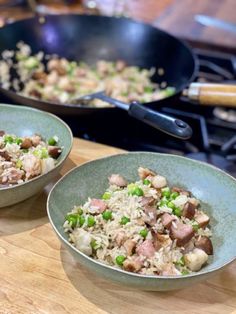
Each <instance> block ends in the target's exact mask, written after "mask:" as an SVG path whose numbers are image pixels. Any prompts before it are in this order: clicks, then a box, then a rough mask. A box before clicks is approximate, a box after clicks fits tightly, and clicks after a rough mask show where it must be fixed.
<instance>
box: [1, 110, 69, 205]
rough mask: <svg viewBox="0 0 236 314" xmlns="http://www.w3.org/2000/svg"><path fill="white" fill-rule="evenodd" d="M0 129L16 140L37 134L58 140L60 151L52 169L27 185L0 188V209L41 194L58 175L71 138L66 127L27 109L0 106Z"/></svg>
mask: <svg viewBox="0 0 236 314" xmlns="http://www.w3.org/2000/svg"><path fill="white" fill-rule="evenodd" d="M0 129H1V130H4V131H5V132H7V133H11V134H16V135H18V136H27V135H33V134H35V133H38V134H40V135H42V136H43V138H50V137H52V136H54V135H57V136H58V137H59V145H60V146H63V147H64V148H63V151H62V153H61V155H60V157H59V158H58V163H57V165H56V167H55V168H54V169H52V170H51V171H49V172H48V173H46V174H44V175H40V176H38V177H36V178H34V179H32V180H30V181H28V182H25V183H23V184H20V185H14V186H12V187H4V188H0V207H4V206H9V205H13V204H16V203H18V202H21V201H23V200H25V199H27V198H29V197H31V196H33V195H34V194H36V193H37V192H39V191H40V190H42V189H43V188H44V187H45V186H46V185H47V184H48V183H49V182H50V181H52V179H53V178H54V177H55V176H56V175H57V174H58V173H59V171H60V169H61V167H62V165H63V163H64V161H65V160H66V158H67V156H68V154H69V152H70V150H71V147H72V141H73V136H72V133H71V130H70V129H69V127H68V126H67V125H66V124H65V123H64V122H63V121H62V120H60V119H59V118H57V117H56V116H54V115H52V114H49V113H46V112H43V111H40V110H36V109H32V108H29V107H22V106H14V105H7V104H0Z"/></svg>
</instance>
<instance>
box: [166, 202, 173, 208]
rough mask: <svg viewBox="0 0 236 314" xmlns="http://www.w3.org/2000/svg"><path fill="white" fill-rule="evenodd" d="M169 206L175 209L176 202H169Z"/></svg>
mask: <svg viewBox="0 0 236 314" xmlns="http://www.w3.org/2000/svg"><path fill="white" fill-rule="evenodd" d="M167 206H168V207H169V208H171V209H175V204H174V203H172V202H169V203H168V204H167Z"/></svg>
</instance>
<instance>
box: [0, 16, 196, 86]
mask: <svg viewBox="0 0 236 314" xmlns="http://www.w3.org/2000/svg"><path fill="white" fill-rule="evenodd" d="M0 36H1V42H0V53H1V52H3V51H4V50H5V49H13V50H15V49H16V44H17V43H18V42H19V41H24V42H25V43H26V44H28V45H30V47H31V48H32V52H33V53H36V52H39V51H43V52H45V53H47V54H58V55H59V56H61V57H65V58H68V59H69V60H75V61H84V62H87V63H88V64H94V63H95V62H96V61H98V60H101V59H103V60H109V61H115V60H120V59H121V60H124V61H125V62H126V63H127V64H128V65H136V66H139V67H141V68H151V67H155V68H156V69H158V68H163V69H164V71H165V72H164V75H163V76H158V75H154V77H153V81H154V82H157V83H161V82H163V81H164V82H167V85H168V86H172V87H175V88H176V90H177V91H179V90H181V89H182V88H183V87H184V86H185V85H186V84H187V83H188V81H189V80H190V79H191V77H192V75H193V72H194V68H195V62H194V58H193V55H192V53H191V52H190V50H189V49H188V48H186V47H185V46H184V45H183V44H182V43H181V42H180V41H178V40H177V39H175V38H174V37H172V36H170V35H168V34H166V33H164V32H162V31H160V30H158V29H156V28H153V27H151V26H149V25H146V24H142V23H138V22H134V21H131V20H129V19H125V18H110V17H101V16H86V15H61V16H47V17H46V20H45V23H43V24H41V23H39V21H38V19H37V18H34V19H28V20H24V21H20V22H16V23H14V24H11V25H8V26H6V27H4V28H3V29H1V30H0Z"/></svg>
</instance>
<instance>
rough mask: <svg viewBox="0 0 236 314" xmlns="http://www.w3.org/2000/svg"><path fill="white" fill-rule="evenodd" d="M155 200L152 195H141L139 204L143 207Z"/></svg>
mask: <svg viewBox="0 0 236 314" xmlns="http://www.w3.org/2000/svg"><path fill="white" fill-rule="evenodd" d="M154 202H155V199H154V198H153V197H152V196H148V197H146V196H143V197H142V199H141V205H142V206H143V207H144V206H146V205H152V204H153V203H154Z"/></svg>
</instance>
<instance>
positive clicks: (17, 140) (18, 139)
mask: <svg viewBox="0 0 236 314" xmlns="http://www.w3.org/2000/svg"><path fill="white" fill-rule="evenodd" d="M15 143H16V144H17V145H20V144H21V143H22V139H21V138H19V137H18V138H16V139H15Z"/></svg>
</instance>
